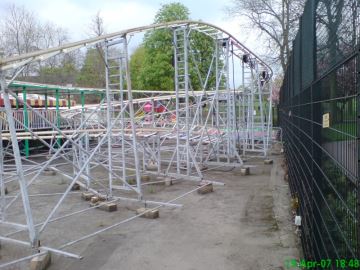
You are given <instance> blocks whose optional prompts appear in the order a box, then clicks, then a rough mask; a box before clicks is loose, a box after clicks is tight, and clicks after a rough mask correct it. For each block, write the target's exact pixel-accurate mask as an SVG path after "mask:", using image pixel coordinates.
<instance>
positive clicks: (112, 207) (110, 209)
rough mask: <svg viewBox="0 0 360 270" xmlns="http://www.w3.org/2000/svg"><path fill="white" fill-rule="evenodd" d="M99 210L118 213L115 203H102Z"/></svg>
mask: <svg viewBox="0 0 360 270" xmlns="http://www.w3.org/2000/svg"><path fill="white" fill-rule="evenodd" d="M99 209H101V210H104V211H107V212H114V211H117V204H116V203H113V202H101V203H100V206H99Z"/></svg>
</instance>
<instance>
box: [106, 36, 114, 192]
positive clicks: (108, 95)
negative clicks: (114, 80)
mask: <svg viewBox="0 0 360 270" xmlns="http://www.w3.org/2000/svg"><path fill="white" fill-rule="evenodd" d="M108 49H109V48H108V42H107V41H105V80H106V127H107V134H108V141H107V143H108V166H109V173H108V177H109V196H110V198H111V197H112V180H113V179H112V130H111V126H112V125H111V116H112V106H113V104H112V102H111V94H112V93H111V89H110V83H111V82H110V78H109V75H110V71H109V61H108V57H109V55H108Z"/></svg>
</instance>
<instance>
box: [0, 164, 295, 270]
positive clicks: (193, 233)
mask: <svg viewBox="0 0 360 270" xmlns="http://www.w3.org/2000/svg"><path fill="white" fill-rule="evenodd" d="M280 163H281V161H280V157H275V163H274V164H273V165H263V164H262V162H254V161H252V162H251V161H249V164H254V165H258V166H257V167H255V168H252V169H251V175H249V176H241V175H240V171H239V170H232V171H209V172H207V173H206V177H207V179H212V180H216V181H222V182H224V183H225V184H226V185H225V186H215V192H213V193H211V194H207V195H199V194H197V193H192V194H190V195H188V196H187V197H185V198H183V199H181V200H179V201H178V203H182V204H183V205H184V206H183V207H182V208H172V209H169V208H161V210H160V218H159V219H156V220H148V219H144V218H138V219H136V220H134V221H131V222H129V223H126V224H123V225H120V226H119V227H117V228H115V229H112V230H110V231H107V232H105V233H103V234H101V235H98V236H97V237H95V238H91V239H89V240H85V241H83V242H81V243H79V244H76V245H75V246H73V247H71V248H70V249H68V251H71V252H75V253H78V254H81V255H82V256H84V258H83V259H82V260H79V261H77V260H73V259H66V258H63V257H53V264H52V266H51V267H50V270H58V269H59V270H60V269H62V270H65V269H67V270H82V269H86V270H92V269H97V270H110V269H127V270H132V269H133V270H137V269H141V270H165V269H171V270H180V269H181V270H202V269H204V270H205V269H206V270H212V269H214V270H219V269H226V270H231V269H234V270H242V269H244V270H250V269H253V270H275V269H285V267H284V260H285V259H287V258H299V251H298V244H297V240H296V235H295V228H294V226H293V225H292V221H291V214H290V209H289V190H288V186H287V183H286V182H285V181H284V180H283V172H282V169H281V167H280ZM57 186H59V183H57V184H54V188H56V187H57ZM47 187H48V185H47ZM194 187H195V184H194V183H191V182H179V183H176V184H175V185H173V186H171V187H164V186H155V187H147V190H146V192H147V196H149V197H150V198H151V197H152V198H154V199H156V200H162V201H166V200H170V199H172V198H175V197H176V196H178V195H180V194H183V193H185V192H186V191H189V190H191V189H193V188H194ZM38 188H39V187H38ZM71 196H72V197H70V199H69V202H70V203H71V204H69V207H70V206H71V207H77V206H78V205H79V207H80V205H81V204H84V201H81V199H80V198H79V197H80V196H79V194H75V195H71ZM46 203H47V202H46V201H44V202H43V207H46ZM120 205H121V206H120V208H119V211H117V212H114V213H106V212H103V211H101V210H93V212H91V214H90V213H88V214H85V215H81V216H78V217H74V218H71V219H70V220H68V221H67V222H63V223H62V222H61V223H56V224H54V225H52V227H49V229H47V233H46V235H45V236H46V239H47V241H45V243H43V245H46V244H48V245H50V244H51V246H53V247H57V246H59V245H61V244H63V243H66V242H67V241H69V239H76V238H78V237H80V236H81V235H82V234H84V233H89V232H92V231H94V230H97V229H101V228H103V227H105V226H107V225H111V224H112V223H114V222H116V221H119V220H123V219H125V218H127V217H130V216H133V215H134V211H133V210H134V209H136V208H137V207H138V206H137V205H135V204H131V203H127V204H124V203H121V204H120ZM66 210H67V209H66V207H65V209H62V210H61V211H64V213H65V212H66ZM39 211H40V209H39ZM61 211H60V212H61ZM35 214H36V213H35ZM94 225H95V226H94ZM63 231H65V232H63ZM2 255H3V258H6V257H7V256H9V249H8V248H7V247H4V248H3V249H2ZM0 262H1V261H0ZM27 266H28V264H23V265H22V266H19V267H20V268H21V269H22V268H24V269H26V268H25V267H27ZM13 269H19V268H13Z"/></svg>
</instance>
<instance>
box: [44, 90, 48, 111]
mask: <svg viewBox="0 0 360 270" xmlns="http://www.w3.org/2000/svg"><path fill="white" fill-rule="evenodd" d="M44 98H45V100H44V102H45V109H46V110H47V108H48V94H47V90H45V97H44Z"/></svg>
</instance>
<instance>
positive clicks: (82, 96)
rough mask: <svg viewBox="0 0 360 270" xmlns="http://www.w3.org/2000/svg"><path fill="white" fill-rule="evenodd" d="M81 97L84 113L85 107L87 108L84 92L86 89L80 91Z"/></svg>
mask: <svg viewBox="0 0 360 270" xmlns="http://www.w3.org/2000/svg"><path fill="white" fill-rule="evenodd" d="M80 98H81V111H82V113H84V108H85V94H84V91H81V92H80Z"/></svg>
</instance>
